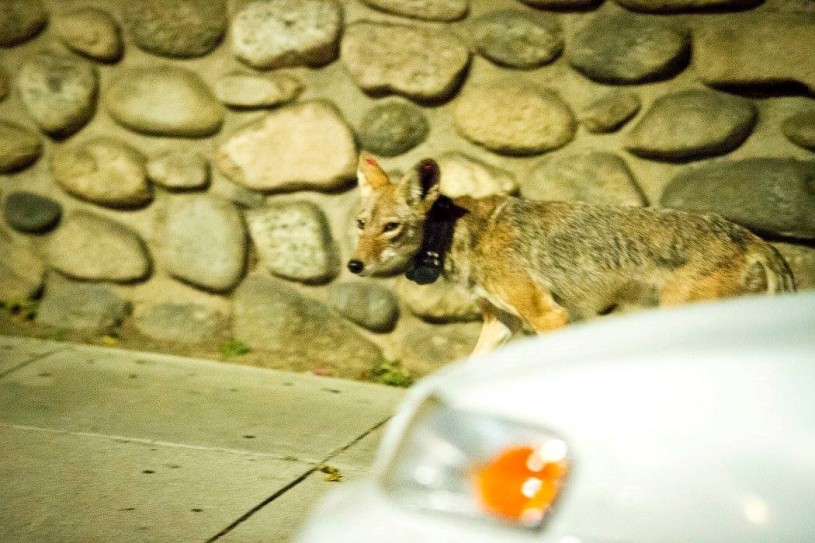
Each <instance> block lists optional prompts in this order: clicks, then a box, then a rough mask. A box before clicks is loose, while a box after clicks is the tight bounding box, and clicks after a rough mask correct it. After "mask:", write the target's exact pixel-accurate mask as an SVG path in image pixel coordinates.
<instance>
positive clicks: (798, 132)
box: [781, 110, 815, 151]
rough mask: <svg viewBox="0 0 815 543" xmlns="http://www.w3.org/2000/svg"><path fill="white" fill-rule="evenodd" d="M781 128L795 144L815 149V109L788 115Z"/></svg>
mask: <svg viewBox="0 0 815 543" xmlns="http://www.w3.org/2000/svg"><path fill="white" fill-rule="evenodd" d="M781 130H782V131H783V132H784V135H785V136H787V139H788V140H790V141H791V142H792V143H794V144H795V145H799V146H801V147H803V148H804V149H809V150H810V151H815V110H810V111H801V112H799V113H796V114H795V115H792V116H791V117H788V118H787V119H785V120H784V123H783V124H782V125H781Z"/></svg>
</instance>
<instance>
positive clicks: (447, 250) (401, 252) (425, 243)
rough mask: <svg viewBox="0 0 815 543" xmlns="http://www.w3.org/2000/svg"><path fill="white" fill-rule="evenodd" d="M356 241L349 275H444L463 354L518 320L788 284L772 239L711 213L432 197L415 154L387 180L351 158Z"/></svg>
mask: <svg viewBox="0 0 815 543" xmlns="http://www.w3.org/2000/svg"><path fill="white" fill-rule="evenodd" d="M357 177H358V180H359V189H360V192H361V208H360V212H359V214H358V215H357V226H358V228H359V242H358V244H357V247H356V250H355V252H354V256H353V258H352V259H351V260H350V261H349V262H348V268H349V270H350V271H351V272H353V273H356V274H360V275H375V274H380V273H385V272H392V271H395V270H400V269H407V276H408V278H410V279H413V280H414V281H416V282H418V283H429V282H432V281H434V280H435V279H436V278H437V277H438V276H439V274H440V273H442V272H443V273H444V274H445V276H446V277H448V278H450V279H451V280H452V281H455V282H457V283H459V284H461V285H463V286H464V287H465V288H467V289H468V290H469V291H470V292H471V293H473V294H474V296H475V297H476V299H477V301H478V304H479V307H480V308H481V310H482V312H483V315H484V324H483V327H482V329H481V335H480V337H479V339H478V342H477V344H476V347H475V350H474V351H473V355H477V354H480V353H484V352H487V351H490V350H493V349H495V348H496V347H498V346H500V345H501V344H503V343H504V342H505V341H507V340H508V339H509V338H510V337H511V336H512V335H513V334H514V333H516V332H517V331H518V330H520V329H521V328H522V327H523V326H524V325H526V326H528V327H529V328H531V329H532V330H534V331H536V332H545V331H548V330H553V329H556V328H560V327H562V326H565V325H566V324H567V323H569V322H575V321H579V320H582V319H586V318H589V317H593V316H596V315H604V314H607V313H610V312H613V311H619V310H626V309H629V308H635V307H642V306H655V305H661V306H672V305H678V304H684V303H687V302H692V301H697V300H711V299H716V298H725V297H730V296H737V295H740V294H754V293H772V294H775V293H781V292H792V291H794V290H795V284H794V280H793V276H792V273H791V272H790V269H789V266H788V265H787V263H786V262H785V261H784V259H783V258H782V257H781V255H780V254H779V253H778V251H776V250H775V248H773V247H772V246H770V245H769V244H768V243H766V242H765V241H763V240H762V239H761V238H759V237H758V236H756V235H754V234H752V233H751V232H749V231H748V230H746V229H745V228H742V227H741V226H738V225H736V224H733V223H731V222H728V221H726V220H724V219H723V218H721V217H719V216H716V215H704V216H701V215H694V214H691V213H685V212H681V211H674V210H669V209H654V208H638V207H619V208H613V207H600V206H593V205H587V204H584V203H577V202H558V201H552V202H542V201H529V200H523V199H520V198H515V197H511V196H490V197H486V198H479V199H475V198H471V197H466V196H465V197H460V198H456V199H455V200H451V199H450V198H448V197H446V196H443V195H441V193H440V186H439V185H440V172H439V167H438V165H437V164H436V162H435V161H433V160H432V159H425V160H422V161H421V162H419V163H418V164H417V165H416V167H415V168H413V169H412V170H411V171H409V172H408V173H407V174H406V175H404V176H403V177H402V178H401V180H399V181H398V182H392V181H391V180H390V179H389V177H388V175H387V174H386V173H385V172H384V171H383V170H382V168H381V167H380V166H379V164H377V162H376V161H375V160H374V159H373V158H371V157H370V156H368V155H362V156H361V157H360V160H359V166H358V172H357Z"/></svg>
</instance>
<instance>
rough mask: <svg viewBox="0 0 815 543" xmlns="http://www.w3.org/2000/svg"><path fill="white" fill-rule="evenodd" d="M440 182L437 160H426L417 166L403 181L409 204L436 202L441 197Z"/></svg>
mask: <svg viewBox="0 0 815 543" xmlns="http://www.w3.org/2000/svg"><path fill="white" fill-rule="evenodd" d="M440 180H441V173H440V172H439V165H438V164H437V163H436V161H435V160H433V159H431V158H426V159H424V160H422V161H421V162H419V163H418V164H416V166H415V167H414V168H413V171H412V172H410V173H408V174H407V175H406V176H405V177H404V178H403V179H402V184H403V185H404V189H405V194H406V196H407V200H408V202H410V203H411V204H417V203H419V202H426V203H430V204H432V203H433V202H435V201H436V199H437V198H438V197H439V191H440V186H439V185H440Z"/></svg>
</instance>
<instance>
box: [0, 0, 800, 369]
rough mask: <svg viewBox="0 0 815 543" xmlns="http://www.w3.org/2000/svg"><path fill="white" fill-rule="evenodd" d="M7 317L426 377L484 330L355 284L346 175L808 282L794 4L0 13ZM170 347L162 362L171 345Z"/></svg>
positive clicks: (441, 3) (296, 2) (410, 289)
mask: <svg viewBox="0 0 815 543" xmlns="http://www.w3.org/2000/svg"><path fill="white" fill-rule="evenodd" d="M0 20H2V21H3V23H2V25H0V172H1V173H2V176H1V177H0V191H2V209H3V213H2V222H3V224H2V225H0V299H5V300H18V299H25V298H29V297H36V296H42V299H41V302H40V304H39V309H38V311H37V316H36V321H37V325H39V326H43V327H49V326H50V327H53V328H54V329H60V328H76V329H86V330H92V331H99V332H103V331H109V330H110V329H111V327H114V328H115V327H116V326H120V325H121V326H124V327H131V328H133V329H135V330H136V331H137V332H136V334H137V335H138V334H141V335H142V336H143V337H144V338H151V339H152V340H158V341H161V342H166V345H168V346H172V345H180V344H184V343H186V344H196V343H206V342H211V341H213V340H216V339H217V340H219V341H220V340H221V339H226V338H235V339H237V340H240V341H241V342H243V343H245V344H246V345H248V346H249V347H251V348H252V349H253V350H254V351H255V352H256V353H262V356H260V357H259V358H258V359H256V361H257V362H258V363H263V364H267V365H270V366H276V367H288V368H293V369H304V370H315V371H320V372H325V373H333V374H336V375H345V376H351V377H356V376H361V375H363V374H364V373H365V372H366V371H367V370H368V369H370V368H371V367H372V366H374V365H376V364H378V363H379V362H380V361H381V360H383V359H387V360H395V361H400V362H401V363H402V364H403V365H404V366H405V367H406V368H407V370H408V371H410V372H412V373H414V374H422V373H425V372H427V371H429V370H432V369H433V368H435V367H437V366H438V365H439V364H441V363H443V362H444V361H446V360H451V359H454V358H457V357H459V356H462V355H464V354H466V353H467V352H468V351H469V349H470V348H471V346H472V345H473V343H474V339H475V337H476V336H477V332H478V328H479V324H478V323H477V322H476V321H477V320H478V312H477V311H476V310H475V308H474V306H473V305H472V303H471V302H470V301H468V300H466V299H462V297H461V296H460V294H459V293H457V292H455V291H453V290H451V289H450V288H449V287H448V286H447V285H444V284H436V285H433V286H429V287H418V286H416V285H413V284H409V283H407V282H406V281H405V280H404V279H400V278H382V279H370V280H359V279H358V278H356V277H351V276H350V274H349V273H348V272H347V271H345V269H344V265H343V263H344V262H345V261H346V260H347V259H348V257H349V254H350V250H351V247H352V245H353V239H352V235H353V229H352V221H351V220H350V217H351V213H352V212H353V211H352V210H353V207H354V205H355V202H356V199H357V194H356V191H355V190H353V187H354V167H355V161H356V156H357V153H358V151H359V150H360V149H363V148H364V149H367V150H369V151H370V152H372V153H374V154H375V155H377V156H379V157H380V158H381V162H382V163H383V164H384V165H385V167H386V168H388V169H391V170H405V169H407V168H409V167H411V165H413V164H414V163H415V162H417V161H418V160H419V159H421V158H424V157H427V156H430V157H435V158H437V159H438V160H439V162H440V163H441V166H442V172H443V186H444V190H445V191H446V192H447V193H449V194H451V195H459V194H464V193H470V194H475V195H485V194H489V193H493V192H510V193H518V194H520V195H521V196H523V197H527V198H536V199H556V198H559V199H575V200H585V201H590V202H596V203H606V204H620V205H663V206H670V207H677V208H683V209H690V210H695V211H700V212H707V211H715V212H718V213H720V214H722V215H724V216H725V217H728V218H730V219H731V220H734V221H737V222H740V223H742V224H744V225H746V226H748V227H750V228H752V229H754V230H755V231H757V232H759V233H761V234H762V235H765V236H768V237H770V238H772V239H773V241H774V242H776V243H777V246H778V247H779V248H780V249H781V250H782V252H783V253H784V254H785V255H786V256H787V257H788V259H789V260H790V263H791V265H792V267H793V269H794V271H795V273H796V275H797V278H798V283H799V286H800V287H802V288H811V287H814V286H815V249H814V248H813V243H812V240H813V239H815V181H814V180H815V157H813V150H815V101H813V95H815V40H813V39H812V37H813V36H815V2H812V1H811V0H767V1H766V2H760V1H757V0H647V1H645V0H606V1H593V0H523V1H520V0H419V1H417V0H412V1H411V0H344V1H342V2H336V1H334V0H261V1H248V0H233V1H232V2H228V3H225V2H223V1H218V0H165V1H163V2H154V1H151V0H128V1H127V2H124V1H118V0H42V2H41V1H40V0H0ZM168 348H172V347H168Z"/></svg>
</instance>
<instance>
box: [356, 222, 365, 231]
mask: <svg viewBox="0 0 815 543" xmlns="http://www.w3.org/2000/svg"><path fill="white" fill-rule="evenodd" d="M357 228H359V229H360V230H365V221H363V220H362V219H357Z"/></svg>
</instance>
